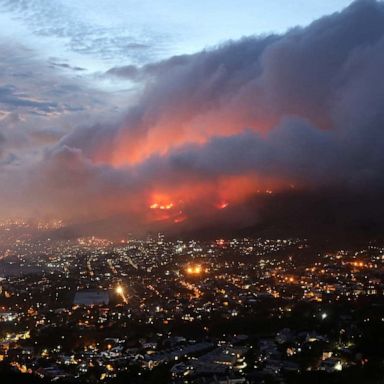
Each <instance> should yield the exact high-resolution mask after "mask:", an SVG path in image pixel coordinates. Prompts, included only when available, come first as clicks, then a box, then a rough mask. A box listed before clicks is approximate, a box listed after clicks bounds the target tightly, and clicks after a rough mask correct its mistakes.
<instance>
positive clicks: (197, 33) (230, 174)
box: [0, 0, 384, 232]
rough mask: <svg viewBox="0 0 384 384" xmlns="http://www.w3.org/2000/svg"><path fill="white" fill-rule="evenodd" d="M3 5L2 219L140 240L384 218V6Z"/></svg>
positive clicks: (242, 2) (344, 0)
mask: <svg viewBox="0 0 384 384" xmlns="http://www.w3.org/2000/svg"><path fill="white" fill-rule="evenodd" d="M112 4H113V5H112ZM0 10H1V12H0V23H1V28H0V33H1V34H0V44H1V50H0V55H1V61H0V66H1V68H0V79H1V83H0V124H1V130H0V215H1V216H2V217H3V218H9V217H25V218H38V217H41V218H62V219H64V220H65V221H66V222H68V223H71V224H80V225H85V224H87V225H90V224H89V223H94V222H104V223H110V225H111V228H112V227H113V225H115V226H116V224H118V226H119V227H121V228H124V230H130V231H138V232H140V231H145V230H157V229H165V230H169V231H171V232H183V231H191V230H200V229H204V228H209V229H210V230H213V228H215V229H216V228H224V229H230V228H237V229H239V228H240V229H241V228H248V227H252V226H255V225H263V224H265V225H270V223H271V222H274V223H277V225H279V224H280V225H281V226H284V225H288V226H289V225H290V222H291V220H295V221H296V224H298V223H299V224H300V225H302V224H303V223H304V222H307V221H308V222H312V221H313V218H316V217H320V222H321V223H322V224H323V225H324V226H326V225H328V224H329V223H333V222H334V220H333V218H332V214H335V213H336V215H337V216H338V217H339V218H338V219H337V220H336V221H338V224H337V225H338V226H345V227H347V228H350V227H353V226H356V227H359V228H360V227H364V228H371V227H375V226H381V225H382V224H383V219H382V217H383V215H382V213H383V212H382V208H381V205H382V203H381V202H382V198H383V197H384V193H383V192H384V178H383V171H384V131H383V129H384V112H383V111H384V109H383V105H384V77H383V75H382V68H383V65H384V3H383V2H381V1H374V0H360V1H359V0H358V1H356V2H353V3H352V4H351V1H348V0H321V1H320V0H292V1H289V2H288V1H285V0H269V1H261V0H239V1H230V0H221V1H218V0H211V1H209V0H208V1H207V0H205V1H202V0H201V1H200V0H197V1H184V0H180V1H176V0H159V1H149V0H141V1H136V0H118V1H113V2H112V1H107V0H99V1H97V2H95V1H91V0H82V1H69V0H68V1H64V0H61V1H59V0H30V1H25V0H9V1H5V0H0ZM112 224H113V225H112ZM304 226H305V225H304ZM105 227H108V224H107V225H106V226H105Z"/></svg>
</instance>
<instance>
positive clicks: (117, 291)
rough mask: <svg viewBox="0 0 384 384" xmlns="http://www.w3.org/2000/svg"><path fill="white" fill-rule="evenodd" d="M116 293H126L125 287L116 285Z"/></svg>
mask: <svg viewBox="0 0 384 384" xmlns="http://www.w3.org/2000/svg"><path fill="white" fill-rule="evenodd" d="M116 293H117V294H118V295H122V294H123V293H124V289H123V287H122V286H121V285H119V286H117V287H116Z"/></svg>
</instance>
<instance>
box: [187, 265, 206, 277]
mask: <svg viewBox="0 0 384 384" xmlns="http://www.w3.org/2000/svg"><path fill="white" fill-rule="evenodd" d="M202 271H203V270H202V268H201V265H200V264H197V265H194V266H189V267H188V268H187V273H188V275H200V274H201V272H202Z"/></svg>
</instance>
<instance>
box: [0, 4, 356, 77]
mask: <svg viewBox="0 0 384 384" xmlns="http://www.w3.org/2000/svg"><path fill="white" fill-rule="evenodd" d="M350 2H351V1H350V0H290V1H287V0H194V1H191V0H97V1H94V0H77V1H70V0H28V1H25V0H24V1H23V0H1V1H0V7H1V8H0V9H1V13H0V25H1V29H0V37H1V36H2V37H3V38H4V39H10V38H11V39H12V40H13V41H15V42H16V41H17V42H19V43H21V44H24V45H26V46H28V47H30V48H32V49H34V50H36V53H37V54H41V55H42V57H45V58H49V57H55V58H58V59H60V60H64V61H68V63H70V64H71V65H72V66H80V67H84V68H85V69H87V70H88V71H91V72H92V71H97V70H106V69H108V67H110V66H115V65H122V64H123V63H125V64H131V63H133V64H143V63H146V62H150V61H155V60H158V59H164V58H166V57H169V56H172V55H175V54H183V53H192V52H195V51H198V50H201V49H203V48H205V47H209V46H212V45H215V44H218V43H220V42H223V41H225V40H228V39H238V38H240V37H242V36H247V35H254V34H265V33H270V32H284V31H285V30H286V29H288V28H291V27H293V26H296V25H306V24H308V23H310V22H311V21H312V20H314V19H316V18H318V17H319V16H322V15H324V14H329V13H332V12H335V11H338V10H340V9H342V8H343V7H345V6H347V5H348V4H349V3H350Z"/></svg>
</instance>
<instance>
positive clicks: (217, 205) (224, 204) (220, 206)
mask: <svg viewBox="0 0 384 384" xmlns="http://www.w3.org/2000/svg"><path fill="white" fill-rule="evenodd" d="M228 205H229V203H227V202H222V203H219V204H216V208H217V209H225V208H227V207H228Z"/></svg>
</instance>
